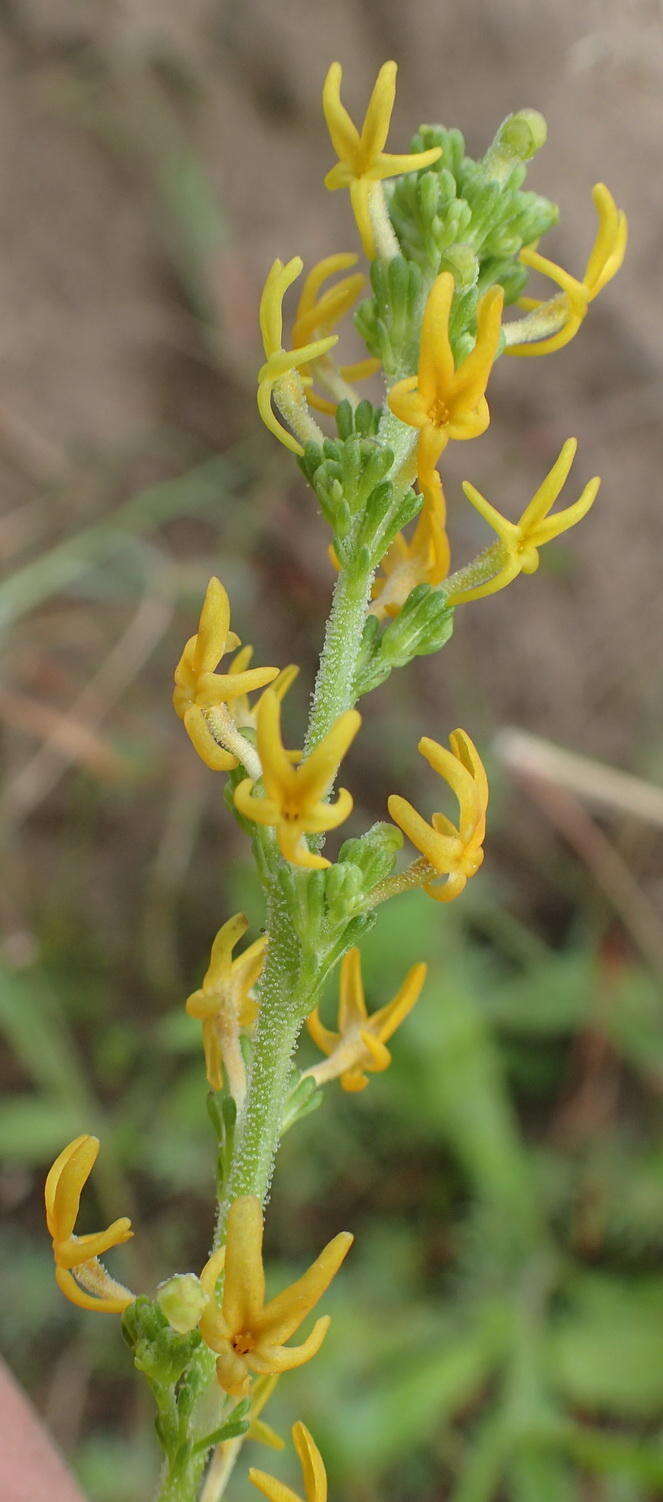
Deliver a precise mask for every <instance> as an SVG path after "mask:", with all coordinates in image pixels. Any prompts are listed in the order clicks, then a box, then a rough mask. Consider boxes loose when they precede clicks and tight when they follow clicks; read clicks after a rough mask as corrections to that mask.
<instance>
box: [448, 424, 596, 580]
mask: <svg viewBox="0 0 663 1502" xmlns="http://www.w3.org/2000/svg"><path fill="white" fill-rule="evenodd" d="M577 447H578V441H577V439H576V438H567V440H566V443H565V444H563V445H562V448H561V449H560V452H559V454H558V456H557V459H556V460H555V463H554V464H553V467H552V469H551V470H550V471H549V473H548V474H547V475H546V478H545V480H544V481H543V484H542V485H540V486H539V488H538V490H537V492H536V495H534V496H533V497H532V500H531V501H530V503H529V506H527V507H526V508H525V510H524V511H523V514H522V516H521V518H520V521H518V522H510V521H508V520H507V518H506V517H505V516H502V515H501V513H500V512H499V511H497V510H496V508H495V506H491V504H490V501H487V500H486V498H485V496H483V495H481V494H480V492H479V491H478V490H475V488H474V485H470V484H468V483H467V481H466V482H465V483H464V485H463V490H464V491H465V494H466V496H467V499H468V501H471V503H472V505H473V506H474V507H475V508H476V510H477V511H478V512H479V513H480V515H481V516H483V517H484V519H485V521H487V522H488V525H489V526H490V527H492V528H493V529H494V531H495V532H496V533H497V536H498V537H499V539H500V544H501V546H500V547H498V548H497V549H496V554H495V562H496V569H497V571H496V573H495V574H494V576H493V578H492V579H489V580H488V581H487V582H485V583H482V584H478V585H476V586H474V587H470V588H468V589H460V590H458V591H457V592H456V591H454V590H452V591H451V593H450V596H449V599H450V603H451V604H453V605H459V604H466V603H467V601H468V600H480V599H481V598H482V597H483V596H484V595H492V594H495V593H496V592H497V590H498V589H504V588H505V586H506V585H507V584H510V583H511V580H512V579H515V578H516V577H517V575H518V574H520V573H524V574H534V573H535V572H536V570H537V569H538V567H539V551H538V550H539V548H541V547H543V544H544V543H546V542H551V541H552V539H553V537H559V536H560V534H561V533H562V532H567V531H568V529H569V527H574V526H575V524H576V522H579V521H582V518H583V516H586V515H587V512H588V511H589V508H590V506H592V505H593V504H594V500H595V499H596V495H597V492H598V489H599V486H600V484H601V481H600V479H599V478H598V476H596V475H595V476H594V479H593V480H589V481H588V483H587V484H586V486H585V488H584V490H583V492H582V495H581V496H580V497H579V499H578V500H577V501H576V502H575V504H574V505H573V506H566V507H565V509H564V510H563V511H558V512H557V514H556V515H555V516H549V515H548V512H549V511H550V508H551V506H553V505H554V503H555V501H556V500H557V497H558V495H559V493H560V490H561V489H562V486H563V485H564V483H565V481H566V479H567V476H568V473H569V470H570V468H571V465H572V463H573V460H574V457H575V452H576V449H577Z"/></svg>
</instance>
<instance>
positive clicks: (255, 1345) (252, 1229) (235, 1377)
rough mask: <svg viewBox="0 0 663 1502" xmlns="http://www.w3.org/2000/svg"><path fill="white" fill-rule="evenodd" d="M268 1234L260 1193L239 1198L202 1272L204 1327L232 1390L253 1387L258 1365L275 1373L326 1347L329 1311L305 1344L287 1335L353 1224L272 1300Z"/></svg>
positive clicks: (337, 1260)
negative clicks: (222, 1241)
mask: <svg viewBox="0 0 663 1502" xmlns="http://www.w3.org/2000/svg"><path fill="white" fill-rule="evenodd" d="M262 1235H263V1218H262V1211H261V1209H260V1204H259V1201H258V1200H257V1198H256V1197H255V1195H244V1196H243V1197H242V1198H241V1199H236V1200H234V1201H233V1203H232V1205H231V1206H230V1210H229V1213H228V1236H227V1241H226V1245H225V1247H222V1248H221V1250H220V1251H218V1252H214V1253H213V1254H212V1256H211V1257H210V1259H209V1262H207V1264H206V1266H205V1267H204V1268H203V1271H202V1273H201V1275H200V1281H201V1283H202V1285H203V1288H204V1291H205V1293H206V1294H207V1308H206V1310H205V1312H204V1313H203V1316H202V1319H201V1321H200V1333H201V1335H202V1338H203V1340H204V1341H205V1344H206V1345H207V1346H209V1348H210V1350H212V1351H215V1352H216V1354H217V1357H218V1360H217V1364H216V1373H217V1377H218V1380H219V1384H220V1386H221V1387H222V1388H223V1390H224V1392H227V1393H230V1394H231V1396H232V1397H234V1398H241V1397H244V1396H245V1395H246V1394H247V1392H248V1391H249V1388H250V1385H251V1373H252V1372H257V1373H260V1374H261V1375H269V1374H270V1373H278V1372H286V1371H290V1370H291V1369H292V1368H293V1367H296V1366H303V1364H304V1362H305V1361H310V1360H311V1357H312V1356H315V1355H316V1352H317V1351H319V1350H320V1346H321V1345H322V1342H323V1340H324V1338H325V1335H326V1334H327V1330H328V1329H329V1324H330V1320H329V1316H328V1315H324V1316H323V1317H322V1319H318V1320H316V1322H315V1325H314V1326H313V1329H312V1331H311V1334H310V1335H309V1336H308V1338H307V1339H306V1340H305V1341H304V1342H303V1343H302V1345H298V1346H289V1345H286V1344H285V1342H286V1341H288V1340H289V1339H290V1336H291V1335H294V1333H295V1331H296V1330H298V1329H299V1326H300V1325H301V1324H302V1322H303V1321H304V1320H305V1319H306V1316H307V1314H310V1311H311V1309H313V1307H314V1305H315V1304H317V1302H318V1300H319V1299H320V1298H322V1295H323V1293H324V1292H325V1290H326V1289H327V1288H328V1287H329V1284H330V1283H331V1281H332V1278H334V1277H335V1276H336V1273H337V1272H338V1269H339V1267H340V1266H341V1263H342V1261H343V1258H344V1257H345V1256H346V1254H347V1253H348V1252H349V1250H350V1247H351V1246H352V1242H353V1239H354V1238H353V1237H352V1236H351V1235H350V1234H349V1232H347V1231H341V1233H340V1235H338V1236H335V1237H334V1239H333V1241H330V1242H328V1244H327V1246H326V1247H325V1248H324V1250H323V1251H322V1252H321V1253H320V1256H319V1257H316V1260H315V1262H313V1263H312V1264H311V1266H310V1267H309V1269H308V1271H307V1272H305V1273H304V1275H303V1277H301V1278H298V1279H297V1282H296V1283H292V1284H291V1286H290V1287H289V1288H285V1289H284V1290H283V1292H282V1293H279V1294H277V1295H276V1297H275V1298H273V1299H270V1300H269V1303H267V1304H266V1303H265V1274H264V1270H263V1264H262ZM224 1268H225V1276H224V1283H223V1295H222V1299H221V1303H220V1304H217V1301H216V1284H217V1279H218V1278H219V1276H220V1274H221V1272H222V1270H223V1269H224Z"/></svg>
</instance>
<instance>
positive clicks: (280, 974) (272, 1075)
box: [215, 878, 302, 1246]
mask: <svg viewBox="0 0 663 1502" xmlns="http://www.w3.org/2000/svg"><path fill="white" fill-rule="evenodd" d="M267 932H268V935H269V938H268V945H267V957H266V961H265V968H264V970H263V973H262V976H261V979H260V983H259V988H258V1002H259V1011H258V1024H257V1028H256V1036H255V1043H254V1049H253V1058H252V1061H251V1069H250V1073H249V1079H248V1083H247V1090H246V1098H245V1101H244V1105H243V1108H242V1110H241V1112H240V1115H239V1117H238V1121H237V1128H236V1135H235V1147H234V1152H233V1160H232V1164H231V1168H230V1173H229V1176H228V1183H227V1188H226V1196H225V1200H224V1203H223V1204H222V1205H221V1206H220V1208H219V1215H218V1220H217V1227H216V1236H215V1246H220V1245H221V1243H222V1241H223V1235H224V1230H225V1221H226V1215H227V1211H228V1209H229V1207H230V1205H231V1204H232V1202H233V1200H234V1199H237V1198H238V1196H240V1195H244V1194H256V1195H257V1196H258V1199H259V1200H260V1201H261V1202H264V1200H265V1198H266V1196H267V1193H268V1190H269V1186H270V1182H271V1176H272V1168H273V1165H274V1157H275V1154H276V1149H277V1147H278V1141H279V1136H280V1131H281V1121H282V1117H283V1110H284V1106H285V1102H286V1099H287V1093H288V1080H289V1076H290V1070H291V1061H292V1055H293V1051H294V1047H295V1043H296V1041H297V1034H298V1032H299V1030H300V1027H301V1024H302V1016H301V1010H300V1009H298V1007H297V1003H296V984H297V972H298V969H299V959H300V954H299V940H298V938H297V935H296V933H295V932H294V929H293V923H292V912H291V906H290V903H289V902H288V900H287V897H286V893H285V891H284V889H283V886H282V884H281V883H280V882H279V881H278V878H277V880H276V882H275V884H274V887H273V888H272V891H271V894H270V902H269V917H268V925H267Z"/></svg>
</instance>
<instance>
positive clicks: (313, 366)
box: [292, 254, 380, 414]
mask: <svg viewBox="0 0 663 1502" xmlns="http://www.w3.org/2000/svg"><path fill="white" fill-rule="evenodd" d="M357 260H358V257H357V256H356V255H352V254H347V255H334V256H325V258H324V260H322V261H319V262H318V264H317V266H314V267H313V268H312V270H311V271H309V274H308V276H307V278H306V280H305V282H304V286H303V289H302V294H301V297H300V299H299V303H298V305H297V312H296V314H295V321H294V323H293V326H292V347H293V349H301V348H302V347H303V346H305V345H306V344H308V343H310V341H311V340H312V339H313V338H316V337H318V336H319V335H320V334H327V333H329V330H330V329H332V328H335V326H336V324H337V323H340V321H341V319H342V318H344V317H345V315H346V313H349V311H350V308H352V307H353V306H354V304H355V303H356V301H357V298H358V296H359V293H360V292H361V289H362V287H363V285H364V282H365V277H364V276H363V275H362V273H361V272H356V273H355V274H354V275H353V276H344V277H342V278H341V280H340V282H337V283H336V285H335V286H334V287H328V288H327V290H326V291H325V292H322V294H321V295H320V296H318V293H319V292H320V289H321V287H322V285H323V283H324V282H326V281H327V279H328V278H329V277H330V276H334V275H335V274H336V272H338V271H345V270H347V268H348V267H350V266H355V265H356V263H357ZM305 368H306V367H304V366H302V367H301V369H302V371H303V370H304V369H305ZM379 369H380V361H379V360H376V359H370V358H369V359H366V360H358V361H356V362H355V364H354V365H340V366H339V367H338V369H337V368H336V367H335V366H334V365H333V364H332V362H331V360H330V359H329V356H328V355H321V356H318V358H317V360H313V361H311V362H310V365H309V368H308V376H309V377H310V378H311V379H312V378H313V377H314V376H315V375H318V377H319V378H320V380H321V381H322V383H323V384H326V385H328V386H329V388H330V389H331V390H332V391H333V390H334V386H335V380H336V377H337V376H340V378H341V381H360V380H363V379H364V378H365V377H367V376H370V375H373V374H374V373H375V371H376V370H379ZM304 384H305V386H306V388H307V389H306V400H307V401H308V403H309V406H311V407H315V408H316V409H317V411H318V412H328V413H332V414H333V413H334V412H335V411H336V407H337V402H335V401H334V402H330V401H328V400H327V399H326V398H325V397H323V396H319V395H318V394H317V392H315V391H313V390H311V389H310V386H309V385H308V380H306V381H305V383H304ZM336 394H337V395H338V396H340V395H341V391H340V390H339V391H338V392H337V393H336Z"/></svg>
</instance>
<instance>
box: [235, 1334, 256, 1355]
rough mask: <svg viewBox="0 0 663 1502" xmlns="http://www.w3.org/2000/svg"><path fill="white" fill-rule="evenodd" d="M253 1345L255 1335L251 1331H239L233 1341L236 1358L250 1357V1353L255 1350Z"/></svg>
mask: <svg viewBox="0 0 663 1502" xmlns="http://www.w3.org/2000/svg"><path fill="white" fill-rule="evenodd" d="M253 1343H254V1342H253V1335H252V1334H251V1331H250V1330H238V1332H237V1334H236V1335H233V1338H232V1341H231V1345H232V1348H233V1351H234V1352H235V1355H236V1356H248V1354H249V1351H252V1350H253Z"/></svg>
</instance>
